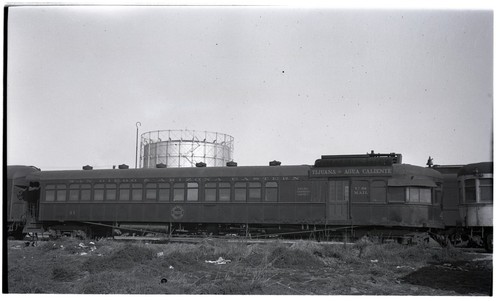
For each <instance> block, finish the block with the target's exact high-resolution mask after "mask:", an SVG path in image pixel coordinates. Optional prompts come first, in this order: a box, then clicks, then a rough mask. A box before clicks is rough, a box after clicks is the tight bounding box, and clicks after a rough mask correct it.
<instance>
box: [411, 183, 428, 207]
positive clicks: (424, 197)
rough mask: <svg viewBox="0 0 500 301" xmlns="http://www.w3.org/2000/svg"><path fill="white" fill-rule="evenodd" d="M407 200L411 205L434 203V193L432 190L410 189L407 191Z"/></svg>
mask: <svg viewBox="0 0 500 301" xmlns="http://www.w3.org/2000/svg"><path fill="white" fill-rule="evenodd" d="M406 200H407V201H408V202H411V203H424V204H431V203H432V193H431V189H430V188H420V187H408V188H407V189H406Z"/></svg>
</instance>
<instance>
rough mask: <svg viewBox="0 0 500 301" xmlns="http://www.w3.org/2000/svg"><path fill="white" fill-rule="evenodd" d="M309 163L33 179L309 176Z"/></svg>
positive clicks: (55, 174)
mask: <svg viewBox="0 0 500 301" xmlns="http://www.w3.org/2000/svg"><path fill="white" fill-rule="evenodd" d="M310 169H311V167H310V166H307V165H297V166H241V167H184V168H182V167H181V168H140V169H97V170H63V171H41V172H37V173H34V174H32V175H31V176H30V178H31V180H42V181H43V180H59V179H98V178H155V177H179V178H185V177H186V178H189V177H245V176H246V177H249V176H307V175H308V174H309V170H310Z"/></svg>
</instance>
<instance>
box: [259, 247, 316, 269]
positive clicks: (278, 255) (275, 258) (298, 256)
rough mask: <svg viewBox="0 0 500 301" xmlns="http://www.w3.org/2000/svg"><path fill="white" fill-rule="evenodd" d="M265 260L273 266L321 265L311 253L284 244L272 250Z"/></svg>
mask: <svg viewBox="0 0 500 301" xmlns="http://www.w3.org/2000/svg"><path fill="white" fill-rule="evenodd" d="M267 260H268V262H269V263H272V265H273V266H274V267H290V266H304V267H318V266H321V265H322V263H321V261H320V260H318V258H317V257H315V256H314V255H313V254H311V253H308V252H306V251H304V250H301V249H296V248H290V247H285V246H279V247H277V248H275V249H274V250H272V251H271V253H270V254H269V257H268V259H267Z"/></svg>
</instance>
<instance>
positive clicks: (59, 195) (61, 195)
mask: <svg viewBox="0 0 500 301" xmlns="http://www.w3.org/2000/svg"><path fill="white" fill-rule="evenodd" d="M55 200H56V201H58V202H63V201H66V185H64V184H60V185H56V199H55Z"/></svg>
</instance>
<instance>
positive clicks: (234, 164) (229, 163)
mask: <svg viewBox="0 0 500 301" xmlns="http://www.w3.org/2000/svg"><path fill="white" fill-rule="evenodd" d="M226 166H228V167H236V166H238V163H236V162H234V161H229V162H227V163H226Z"/></svg>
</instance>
